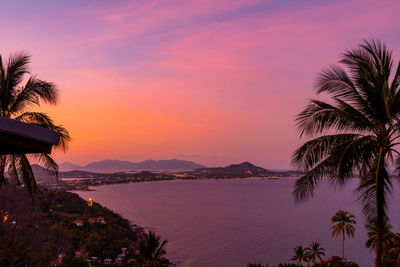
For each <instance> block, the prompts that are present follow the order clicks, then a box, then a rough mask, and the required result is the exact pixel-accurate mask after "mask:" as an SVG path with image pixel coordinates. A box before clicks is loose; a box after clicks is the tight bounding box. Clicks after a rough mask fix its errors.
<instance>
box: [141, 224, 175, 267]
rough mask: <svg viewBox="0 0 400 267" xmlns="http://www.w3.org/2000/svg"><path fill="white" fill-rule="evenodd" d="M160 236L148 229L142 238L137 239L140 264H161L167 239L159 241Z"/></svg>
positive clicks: (147, 266)
mask: <svg viewBox="0 0 400 267" xmlns="http://www.w3.org/2000/svg"><path fill="white" fill-rule="evenodd" d="M160 238H161V237H160V236H159V235H156V234H155V233H154V232H152V231H149V233H148V234H145V235H144V238H142V239H140V240H139V241H138V251H139V253H138V259H139V261H140V262H141V263H142V265H141V266H146V267H158V266H162V264H161V263H162V260H163V259H164V255H165V254H166V251H165V245H166V244H167V242H168V241H167V240H164V241H162V242H161V243H160Z"/></svg>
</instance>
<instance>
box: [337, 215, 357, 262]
mask: <svg viewBox="0 0 400 267" xmlns="http://www.w3.org/2000/svg"><path fill="white" fill-rule="evenodd" d="M332 223H333V224H334V225H333V226H332V227H331V230H332V236H339V237H342V258H344V240H345V239H346V236H348V237H351V238H354V233H355V231H356V230H355V228H354V225H353V224H356V220H355V217H354V215H352V214H351V213H350V212H348V211H343V210H339V211H337V212H336V214H335V215H334V216H333V217H332Z"/></svg>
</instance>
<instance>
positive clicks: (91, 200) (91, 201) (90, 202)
mask: <svg viewBox="0 0 400 267" xmlns="http://www.w3.org/2000/svg"><path fill="white" fill-rule="evenodd" d="M87 204H88V206H89V207H91V206H93V199H92V198H89V199H88V202H87Z"/></svg>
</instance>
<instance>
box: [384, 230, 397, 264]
mask: <svg viewBox="0 0 400 267" xmlns="http://www.w3.org/2000/svg"><path fill="white" fill-rule="evenodd" d="M383 264H384V266H385V267H398V266H400V234H394V233H392V235H391V236H390V242H386V246H385V249H384V253H383Z"/></svg>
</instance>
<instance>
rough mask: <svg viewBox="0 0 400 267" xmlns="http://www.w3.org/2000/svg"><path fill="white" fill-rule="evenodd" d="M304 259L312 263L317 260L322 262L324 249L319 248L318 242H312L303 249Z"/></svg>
mask: <svg viewBox="0 0 400 267" xmlns="http://www.w3.org/2000/svg"><path fill="white" fill-rule="evenodd" d="M304 251H305V254H306V257H307V258H308V259H309V260H310V261H311V262H312V263H315V262H316V261H317V259H319V260H320V261H322V257H323V256H325V249H324V248H321V247H320V244H319V243H318V242H312V243H311V245H310V246H309V247H307V248H305V250H304Z"/></svg>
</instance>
